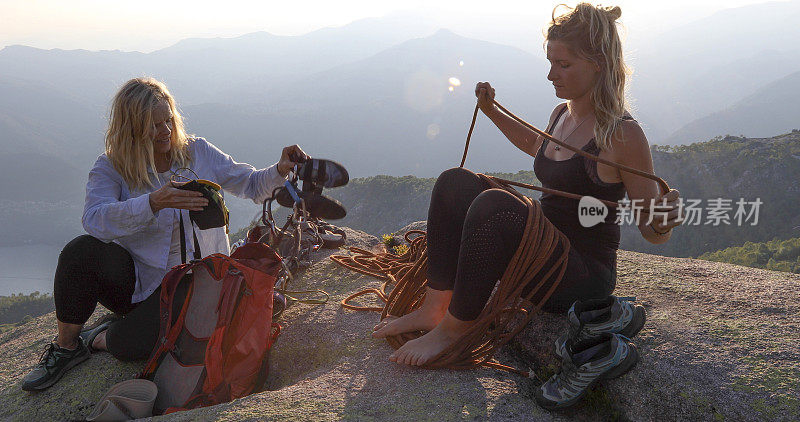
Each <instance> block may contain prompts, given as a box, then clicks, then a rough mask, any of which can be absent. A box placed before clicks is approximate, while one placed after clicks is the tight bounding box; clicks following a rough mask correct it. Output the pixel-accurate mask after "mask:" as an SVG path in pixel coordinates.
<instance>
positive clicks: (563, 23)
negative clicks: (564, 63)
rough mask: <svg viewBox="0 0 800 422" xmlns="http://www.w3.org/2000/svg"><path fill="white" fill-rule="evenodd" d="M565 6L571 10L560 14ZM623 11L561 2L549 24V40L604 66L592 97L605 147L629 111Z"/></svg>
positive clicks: (598, 140) (596, 134)
mask: <svg viewBox="0 0 800 422" xmlns="http://www.w3.org/2000/svg"><path fill="white" fill-rule="evenodd" d="M560 6H565V7H567V9H569V12H567V13H564V14H562V15H559V16H556V10H557V9H558V8H559V7H560ZM621 15H622V10H621V9H620V8H619V7H618V6H613V7H602V6H597V7H595V6H593V5H591V4H589V3H579V4H578V5H577V6H575V8H570V7H569V6H567V5H564V4H560V5H558V6H556V7H555V8H554V9H553V14H552V21H551V22H550V25H549V26H548V28H547V34H546V36H545V39H546V41H561V42H564V43H565V44H566V45H567V47H568V48H570V49H571V50H572V51H573V53H575V54H576V55H577V56H578V57H581V58H583V59H586V60H590V61H593V62H594V63H596V64H597V65H598V66H599V67H600V76H599V78H598V80H597V82H596V83H595V85H594V88H592V91H591V94H590V98H591V102H592V106H593V108H594V113H595V120H596V122H597V123H596V124H595V126H594V138H595V142H596V143H597V145H598V146H599V147H600V148H601V149H603V150H608V149H610V148H611V139H612V136H613V134H614V131H616V130H617V128H618V127H619V126H620V118H621V117H622V116H623V115H624V114H625V107H626V101H625V79H626V77H627V76H628V75H629V74H630V69H629V68H628V67H627V66H626V65H625V60H624V59H623V56H622V41H621V40H620V37H619V33H618V32H617V27H616V24H617V19H619V17H620V16H621Z"/></svg>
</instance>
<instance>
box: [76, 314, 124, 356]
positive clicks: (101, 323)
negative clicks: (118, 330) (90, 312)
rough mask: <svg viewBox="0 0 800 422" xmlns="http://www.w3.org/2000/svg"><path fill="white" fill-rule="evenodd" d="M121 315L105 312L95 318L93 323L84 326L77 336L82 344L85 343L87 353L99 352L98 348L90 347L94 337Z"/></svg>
mask: <svg viewBox="0 0 800 422" xmlns="http://www.w3.org/2000/svg"><path fill="white" fill-rule="evenodd" d="M120 319H121V317H120V316H119V315H117V314H105V315H103V316H102V317H100V319H98V320H97V322H95V323H94V324H92V325H91V326H89V327H86V328H84V329H83V331H81V333H80V334H79V337H80V339H81V341H83V344H84V345H86V348H87V349H89V353H95V352H99V350H97V349H95V348H94V347H92V344H93V343H94V339H95V338H96V337H97V335H98V334H100V333H102V332H103V331H105V330H107V329H108V327H109V326H110V325H111V324H112V323H114V322H116V321H119V320H120Z"/></svg>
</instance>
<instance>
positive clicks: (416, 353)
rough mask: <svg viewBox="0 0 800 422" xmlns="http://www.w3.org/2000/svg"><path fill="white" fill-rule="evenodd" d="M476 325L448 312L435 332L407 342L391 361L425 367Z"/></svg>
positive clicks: (392, 356) (391, 357)
mask: <svg viewBox="0 0 800 422" xmlns="http://www.w3.org/2000/svg"><path fill="white" fill-rule="evenodd" d="M409 315H410V314H409ZM474 323H475V321H461V320H459V319H457V318H456V317H454V316H453V315H451V314H450V312H447V314H446V315H445V316H444V318H442V321H441V322H440V323H439V325H437V326H436V327H435V328H434V329H433V330H431V331H430V332H429V333H427V334H425V335H424V336H422V337H420V338H418V339H415V340H411V341H408V342H406V344H404V345H403V346H402V347H400V348H399V349H397V350H395V351H394V353H392V354H391V355H390V356H389V360H390V361H392V362H397V363H402V364H405V365H415V366H421V365H424V364H425V363H426V362H428V361H429V360H431V359H432V358H433V357H434V356H436V355H438V354H439V353H440V352H441V351H442V350H444V349H445V348H447V346H449V345H451V344H453V343H454V342H455V341H456V340H458V339H459V337H461V335H462V334H464V333H465V332H466V331H467V330H468V329H469V328H470V327H472V325H473V324H474Z"/></svg>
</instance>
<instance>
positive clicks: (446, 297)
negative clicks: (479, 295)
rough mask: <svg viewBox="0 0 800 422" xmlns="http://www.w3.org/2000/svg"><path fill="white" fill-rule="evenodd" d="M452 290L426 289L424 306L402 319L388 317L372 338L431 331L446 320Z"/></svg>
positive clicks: (379, 324)
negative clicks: (443, 319)
mask: <svg viewBox="0 0 800 422" xmlns="http://www.w3.org/2000/svg"><path fill="white" fill-rule="evenodd" d="M451 297H453V291H452V290H433V289H431V288H429V287H428V288H426V291H425V299H424V300H423V302H422V305H421V306H420V307H419V308H417V309H415V310H414V311H412V312H411V313H408V314H406V315H403V316H402V317H399V318H398V317H396V316H387V317H386V318H384V319H383V320H382V321H381V322H380V323H378V325H376V326H375V327H374V328H373V332H372V337H375V338H384V337H388V336H393V335H397V334H402V333H408V332H411V331H430V330H432V329H433V328H434V327H436V325H437V324H439V322H440V321H441V320H442V318H444V315H445V313H446V312H447V307H448V306H449V305H450V298H451Z"/></svg>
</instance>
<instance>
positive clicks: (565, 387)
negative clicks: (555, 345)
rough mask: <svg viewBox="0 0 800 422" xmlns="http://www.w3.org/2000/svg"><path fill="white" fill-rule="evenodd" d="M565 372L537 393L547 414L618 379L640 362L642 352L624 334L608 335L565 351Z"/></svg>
mask: <svg viewBox="0 0 800 422" xmlns="http://www.w3.org/2000/svg"><path fill="white" fill-rule="evenodd" d="M562 353H563V356H562V358H561V362H562V364H561V370H560V371H559V372H558V373H557V374H555V375H553V376H552V377H550V379H548V380H547V381H546V382H545V383H544V384H542V386H541V387H539V388H538V389H537V390H536V403H538V404H539V406H541V407H543V408H545V409H547V410H555V409H564V408H567V407H570V406H572V405H574V404H576V403H578V402H579V401H580V400H581V398H583V396H584V395H586V392H587V391H588V390H589V389H590V388H591V387H592V386H594V385H595V384H596V383H598V382H600V380H606V379H613V378H617V377H619V376H621V375H623V374H624V373H626V372H628V371H629V370H630V369H631V368H632V367H633V366H634V365H636V362H638V361H639V352H638V351H637V350H636V346H634V345H633V343H631V341H630V340H629V339H628V338H627V337H625V336H623V335H620V334H610V333H604V334H602V335H600V336H598V337H593V338H590V339H588V340H583V341H580V342H577V343H573V342H572V340H568V341H567V343H566V344H565V345H564V348H563V351H562Z"/></svg>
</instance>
